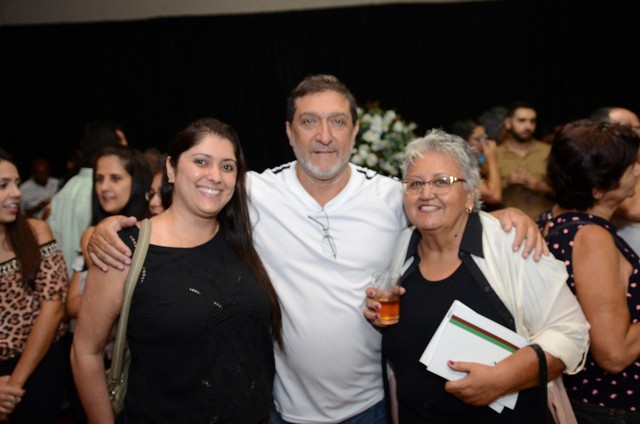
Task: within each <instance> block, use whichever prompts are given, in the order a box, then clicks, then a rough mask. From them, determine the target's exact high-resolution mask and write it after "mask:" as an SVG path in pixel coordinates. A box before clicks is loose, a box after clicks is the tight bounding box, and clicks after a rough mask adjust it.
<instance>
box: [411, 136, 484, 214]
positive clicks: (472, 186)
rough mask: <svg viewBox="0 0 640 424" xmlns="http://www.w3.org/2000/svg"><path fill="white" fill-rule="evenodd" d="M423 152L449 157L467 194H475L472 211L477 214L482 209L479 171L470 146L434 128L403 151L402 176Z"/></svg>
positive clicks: (422, 155) (459, 138) (456, 137)
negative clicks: (456, 165)
mask: <svg viewBox="0 0 640 424" xmlns="http://www.w3.org/2000/svg"><path fill="white" fill-rule="evenodd" d="M425 152H439V153H444V154H446V155H448V156H450V157H451V158H452V159H453V160H455V161H456V162H457V163H458V165H459V166H460V169H461V170H462V176H461V178H464V179H465V180H466V182H465V183H464V188H465V190H466V191H467V193H470V192H472V191H473V192H475V196H474V197H475V198H474V201H473V211H474V212H477V211H479V210H480V208H481V207H482V200H481V199H480V171H479V169H478V160H477V159H476V155H475V154H474V152H473V150H472V148H471V146H470V145H469V143H467V142H466V140H464V139H462V138H461V137H458V136H457V135H453V134H449V133H447V132H445V131H443V130H441V129H437V128H434V129H432V130H429V131H427V133H426V134H425V136H424V137H420V138H416V139H415V140H412V141H411V142H410V143H409V144H407V147H405V149H404V160H403V163H402V176H403V177H404V178H406V176H407V170H408V169H409V166H411V165H412V164H413V161H414V160H415V159H416V158H422V157H424V153H425Z"/></svg>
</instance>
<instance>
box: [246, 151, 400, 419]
mask: <svg viewBox="0 0 640 424" xmlns="http://www.w3.org/2000/svg"><path fill="white" fill-rule="evenodd" d="M349 166H351V177H350V179H349V182H348V183H347V185H346V187H345V188H344V189H343V190H342V192H341V193H340V194H339V195H338V196H336V197H335V198H334V199H332V200H331V201H330V202H329V203H327V204H326V205H325V206H324V208H322V207H321V206H320V205H319V204H318V203H317V202H316V201H315V200H314V199H313V198H312V197H311V196H310V195H309V193H307V191H306V190H305V189H304V188H303V187H302V185H301V184H300V182H299V181H298V178H297V176H296V173H295V161H294V162H290V163H288V164H284V165H281V166H280V167H277V168H273V169H270V170H266V171H264V172H263V173H261V174H258V173H255V172H250V173H249V174H248V181H247V183H248V184H247V187H248V190H249V194H250V199H251V202H252V205H253V207H252V222H253V223H254V225H255V228H254V240H255V246H256V249H257V250H258V253H259V254H260V256H261V258H262V260H263V261H264V264H265V266H266V268H267V270H268V272H269V275H270V277H271V280H272V283H273V285H274V288H275V290H276V292H277V293H278V296H279V298H280V302H281V305H282V313H283V322H282V325H283V335H284V341H285V349H286V352H285V353H282V352H280V351H279V350H278V349H276V352H275V355H276V378H275V384H274V397H275V402H276V407H277V408H278V411H279V412H280V413H281V414H282V416H283V418H284V419H285V420H286V421H292V422H297V423H335V422H340V421H343V420H345V419H347V418H350V417H352V416H354V415H357V414H358V413H360V412H362V411H364V410H366V409H368V408H369V407H371V406H373V405H374V404H376V403H377V402H379V401H380V400H382V399H383V387H382V376H381V365H380V340H381V337H380V334H379V333H378V332H377V331H376V330H374V328H373V327H372V326H371V325H370V324H369V323H368V322H367V321H366V319H365V318H364V316H363V310H364V304H365V289H366V288H367V287H369V286H370V283H371V274H372V273H373V272H374V271H376V270H381V269H385V268H386V267H387V266H388V265H389V263H390V261H391V257H392V256H393V248H394V244H395V241H396V239H397V237H398V235H399V233H400V231H401V230H402V229H404V228H406V227H407V221H406V218H405V215H404V212H403V209H402V185H401V184H400V182H399V181H398V180H396V179H391V178H388V177H384V176H381V175H378V174H376V173H375V172H373V171H371V170H367V169H365V168H362V167H358V166H356V165H353V164H349ZM309 216H311V217H314V218H315V219H316V221H314V220H312V219H311V218H309ZM318 222H320V223H318ZM323 227H325V230H323ZM327 235H328V236H330V237H331V238H332V239H333V242H334V245H335V258H334V256H333V251H332V249H331V247H330V246H329V242H328V240H326V236H327Z"/></svg>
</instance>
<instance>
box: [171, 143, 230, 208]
mask: <svg viewBox="0 0 640 424" xmlns="http://www.w3.org/2000/svg"><path fill="white" fill-rule="evenodd" d="M167 175H168V177H169V182H173V183H174V187H173V202H172V207H173V206H174V205H175V206H176V207H184V208H185V209H187V210H189V211H191V212H192V213H194V214H195V215H197V216H200V217H205V218H210V217H215V216H217V215H218V213H220V211H221V210H222V208H224V207H225V206H226V205H227V203H228V202H229V200H231V197H232V196H233V193H234V191H235V183H236V179H237V177H238V168H237V164H236V155H235V153H234V151H233V145H232V144H231V141H229V140H227V139H226V138H222V137H220V136H218V135H216V134H211V133H207V134H206V135H204V136H203V137H202V139H200V141H199V142H197V143H196V144H195V145H194V146H193V147H191V148H190V149H188V150H185V151H184V152H183V153H182V154H181V155H180V157H179V158H178V162H177V166H176V167H175V168H174V167H173V166H172V165H171V158H170V157H169V158H167Z"/></svg>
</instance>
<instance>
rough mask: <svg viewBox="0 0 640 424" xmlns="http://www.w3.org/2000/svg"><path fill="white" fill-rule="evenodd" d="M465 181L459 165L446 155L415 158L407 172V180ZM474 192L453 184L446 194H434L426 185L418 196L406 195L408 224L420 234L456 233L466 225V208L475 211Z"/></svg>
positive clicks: (434, 154) (433, 153) (427, 153)
mask: <svg viewBox="0 0 640 424" xmlns="http://www.w3.org/2000/svg"><path fill="white" fill-rule="evenodd" d="M444 176H453V177H457V178H462V170H461V169H460V166H459V165H458V164H457V162H456V161H455V160H454V159H453V158H452V157H451V156H450V155H447V154H445V153H441V152H435V151H426V152H423V157H422V158H420V157H416V158H415V159H414V161H413V163H412V164H411V165H410V166H409V168H408V169H407V172H406V176H405V178H406V180H407V181H412V180H419V181H432V180H434V179H436V178H438V177H444ZM473 205H474V196H473V193H467V191H466V190H465V186H464V183H461V182H457V183H454V184H452V185H451V187H450V191H449V192H448V193H446V194H437V195H435V194H433V192H432V190H431V188H430V187H429V185H425V186H424V187H423V189H422V191H421V192H420V193H419V194H407V193H405V194H404V209H405V211H406V213H407V217H408V218H409V221H410V222H411V223H412V224H413V225H415V226H416V228H417V229H418V230H420V232H421V233H423V235H424V232H430V231H442V232H447V231H455V230H456V229H457V228H460V225H464V223H466V218H467V212H466V209H467V208H473Z"/></svg>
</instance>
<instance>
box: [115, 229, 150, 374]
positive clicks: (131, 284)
mask: <svg viewBox="0 0 640 424" xmlns="http://www.w3.org/2000/svg"><path fill="white" fill-rule="evenodd" d="M140 227H141V228H140V234H139V235H138V242H137V245H136V249H135V251H134V252H133V258H132V259H131V266H130V267H129V272H128V273H127V279H126V280H125V283H124V296H123V298H122V309H121V310H120V318H119V320H118V329H117V332H116V341H115V346H114V348H113V357H112V360H111V367H110V368H109V381H110V385H118V384H120V383H121V380H122V366H123V363H124V347H125V343H126V341H127V322H128V321H129V307H130V306H131V298H132V297H133V290H134V289H135V287H136V284H137V282H138V277H139V276H140V271H142V265H143V264H144V259H145V257H146V256H147V249H148V248H149V238H150V237H151V222H150V221H149V218H147V219H144V220H142V221H141V222H140Z"/></svg>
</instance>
